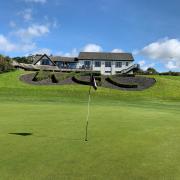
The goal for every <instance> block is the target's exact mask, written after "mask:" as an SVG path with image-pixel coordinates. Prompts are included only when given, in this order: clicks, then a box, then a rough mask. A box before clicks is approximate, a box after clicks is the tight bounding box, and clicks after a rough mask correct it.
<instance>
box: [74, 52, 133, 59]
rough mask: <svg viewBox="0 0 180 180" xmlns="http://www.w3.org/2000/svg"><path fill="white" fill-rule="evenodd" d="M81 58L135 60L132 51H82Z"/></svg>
mask: <svg viewBox="0 0 180 180" xmlns="http://www.w3.org/2000/svg"><path fill="white" fill-rule="evenodd" d="M78 59H79V60H86V59H87V60H115V61H134V58H133V55H132V54H131V53H104V52H80V54H79V57H78Z"/></svg>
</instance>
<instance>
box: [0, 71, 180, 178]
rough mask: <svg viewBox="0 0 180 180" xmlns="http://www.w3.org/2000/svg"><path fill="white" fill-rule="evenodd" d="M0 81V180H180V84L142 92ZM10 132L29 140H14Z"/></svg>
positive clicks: (164, 83)
mask: <svg viewBox="0 0 180 180" xmlns="http://www.w3.org/2000/svg"><path fill="white" fill-rule="evenodd" d="M20 74H22V72H21V71H17V72H13V73H7V74H1V75H0V99H1V102H0V147H1V148H0V155H1V158H0V179H3V180H6V179H9V180H11V179H15V180H16V179H17V180H26V179H27V180H34V179H35V180H36V179H37V180H41V179H43V180H44V179H48V180H49V179H72V180H74V179H78V180H79V179H93V180H94V179H95V180H101V179H102V180H105V179H107V180H109V179H115V180H116V179H118V180H119V179H122V180H129V179H130V180H141V179H142V180H161V179H162V180H164V179H167V180H171V179H180V162H179V158H180V151H179V149H180V144H179V142H180V111H179V109H180V81H178V80H177V79H175V80H174V79H173V78H167V77H164V76H160V77H159V76H156V79H157V84H156V85H155V86H153V87H152V88H150V89H148V90H145V91H142V92H126V91H119V90H109V89H105V88H100V89H98V91H97V92H93V93H92V101H91V108H90V112H91V114H90V124H89V141H88V142H85V141H84V135H85V118H86V112H87V107H86V103H87V91H88V87H86V86H79V85H77V86H32V85H27V84H24V83H22V82H20V81H18V77H19V75H20ZM10 133H32V135H30V136H19V135H16V134H10Z"/></svg>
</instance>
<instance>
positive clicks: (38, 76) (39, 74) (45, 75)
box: [33, 70, 50, 81]
mask: <svg viewBox="0 0 180 180" xmlns="http://www.w3.org/2000/svg"><path fill="white" fill-rule="evenodd" d="M49 77H50V72H48V71H43V70H40V71H38V72H36V74H35V76H34V78H33V81H42V80H44V79H48V78H49Z"/></svg>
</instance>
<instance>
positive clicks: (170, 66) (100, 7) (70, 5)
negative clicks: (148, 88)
mask: <svg viewBox="0 0 180 180" xmlns="http://www.w3.org/2000/svg"><path fill="white" fill-rule="evenodd" d="M179 7H180V1H179V0H171V1H168V0H167V1H164V0H158V1H157V0H150V1H149V0H6V1H2V2H1V6H0V22H1V25H0V53H1V54H5V55H9V56H11V57H13V56H23V55H28V54H35V53H47V54H54V55H63V56H76V55H77V54H78V53H79V51H97V52H98V51H108V52H132V53H133V54H134V57H135V59H136V62H137V63H139V64H141V67H142V68H143V69H146V68H147V67H155V68H157V69H158V70H159V71H167V70H173V71H180V23H179V20H180V11H179Z"/></svg>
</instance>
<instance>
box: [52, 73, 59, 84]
mask: <svg viewBox="0 0 180 180" xmlns="http://www.w3.org/2000/svg"><path fill="white" fill-rule="evenodd" d="M51 80H52V83H58V79H57V78H56V75H55V74H54V73H53V74H51Z"/></svg>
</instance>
